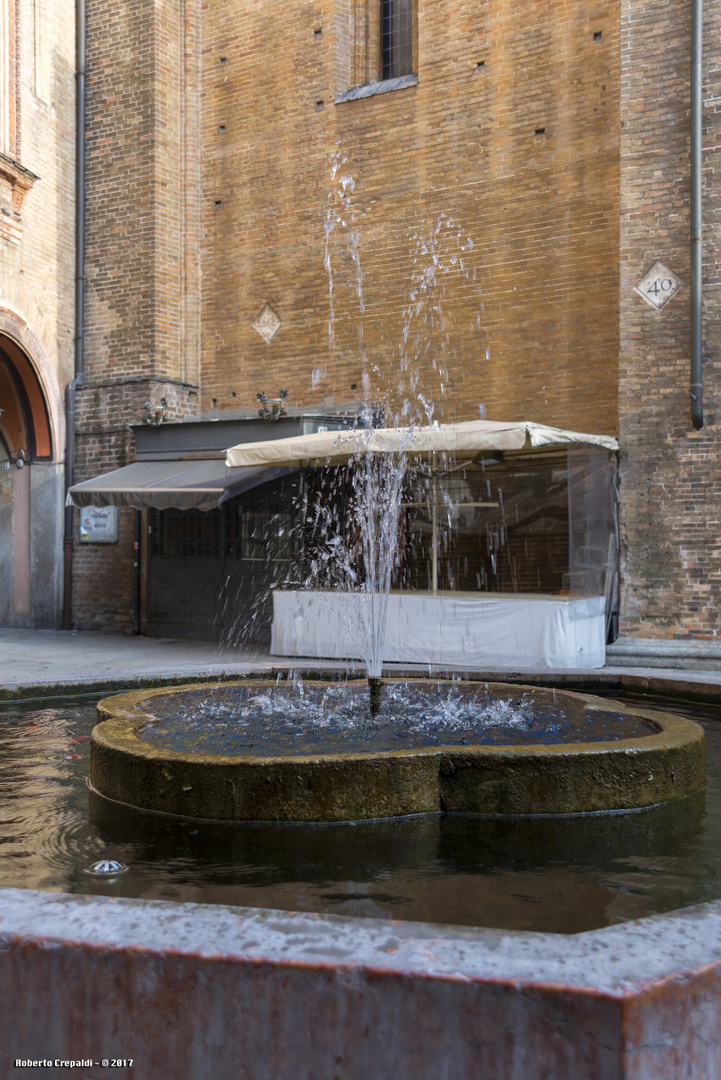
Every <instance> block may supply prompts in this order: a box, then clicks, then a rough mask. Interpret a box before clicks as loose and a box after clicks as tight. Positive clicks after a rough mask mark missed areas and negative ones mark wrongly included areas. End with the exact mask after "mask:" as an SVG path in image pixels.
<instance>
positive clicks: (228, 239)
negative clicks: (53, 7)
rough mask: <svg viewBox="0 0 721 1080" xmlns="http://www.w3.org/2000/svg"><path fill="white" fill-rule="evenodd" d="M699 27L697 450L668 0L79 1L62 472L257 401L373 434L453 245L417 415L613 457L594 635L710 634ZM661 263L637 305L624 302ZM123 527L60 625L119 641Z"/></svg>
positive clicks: (128, 539)
mask: <svg viewBox="0 0 721 1080" xmlns="http://www.w3.org/2000/svg"><path fill="white" fill-rule="evenodd" d="M389 8H392V9H394V11H395V17H396V18H397V19H398V20H399V22H398V25H397V26H395V27H393V28H389V27H388V26H384V24H383V16H384V13H385V14H386V15H387V13H388V9H389ZM704 18H705V31H704V33H705V41H706V43H707V46H706V51H705V54H704V69H703V70H704V82H703V86H704V101H705V108H704V135H703V146H704V151H703V183H704V192H703V198H704V230H705V231H704V267H703V275H704V292H703V304H704V308H703V310H704V315H703V319H704V324H703V325H704V337H703V356H704V360H703V378H704V426H703V428H702V429H701V430H696V429H695V428H694V427H693V426H692V424H691V419H690V410H689V353H690V318H689V298H690V270H689V266H690V261H689V260H690V256H689V191H690V179H689V177H690V172H689V168H690V166H689V155H690V147H689V50H690V35H691V26H690V6H689V5H682V4H663V3H661V2H660V0H658V2H653V3H651V4H648V3H644V4H642V3H640V0H590V2H589V3H587V4H584V5H581V4H564V5H551V6H549V5H547V4H540V3H537V2H536V0H529V2H528V3H525V4H523V5H509V4H506V3H501V2H500V0H488V2H487V3H483V4H469V3H466V2H464V0H458V2H456V3H454V4H453V5H451V6H450V7H449V6H448V5H443V4H441V3H439V2H438V0H429V2H425V0H417V2H416V3H410V0H405V2H396V3H395V4H394V5H393V4H391V5H388V4H386V5H382V4H381V3H380V2H379V0H344V2H343V3H338V2H331V0H319V2H318V3H315V4H312V5H311V4H297V3H291V2H290V0H280V2H278V3H275V4H272V5H268V4H261V3H260V2H258V0H255V2H247V3H240V2H239V0H209V2H206V3H204V4H202V5H201V4H200V2H199V0H183V2H182V3H172V4H171V3H170V2H169V0H160V2H155V3H146V2H144V0H120V2H119V0H89V3H88V7H87V130H86V148H87V165H86V185H87V231H86V303H85V372H84V381H83V384H82V386H80V387H79V388H78V392H77V415H76V444H75V445H76V479H77V480H84V479H86V478H89V477H92V476H95V475H98V474H99V473H103V472H106V471H108V470H112V469H115V468H119V467H122V466H124V465H126V464H128V463H129V462H131V461H133V460H134V458H135V455H136V445H135V441H136V437H135V434H134V430H135V431H137V430H140V429H142V427H143V424H144V421H145V422H146V426H148V427H151V426H152V425H153V424H154V423H155V422H156V421H157V420H158V419H161V420H162V422H163V424H164V425H172V424H178V423H181V422H183V421H190V420H192V419H194V418H195V419H197V418H203V419H205V420H207V421H208V422H209V423H211V422H216V421H217V422H220V423H222V422H223V421H231V420H233V419H238V420H242V419H243V418H249V417H252V416H255V415H256V412H257V400H256V398H257V395H258V393H261V392H266V393H267V395H268V396H269V397H275V396H276V395H277V394H278V392H279V391H280V390H281V389H283V390H286V389H287V390H288V397H287V399H286V401H287V404H288V406H289V412H290V413H291V414H295V415H314V416H323V415H335V416H341V415H350V414H353V412H354V411H357V410H358V409H359V408H360V407H361V405H362V402H363V399H364V395H365V396H366V397H367V398H369V399H370V400H372V401H376V402H382V403H383V404H384V407H385V409H386V415H391V416H392V415H397V414H398V410H399V409H400V399H401V398H402V397H403V396H404V395H405V394H406V393H407V386H406V385H405V384H404V385H403V387H402V388H401V389H399V381H398V377H397V368H398V362H397V357H398V355H399V350H400V351H401V352H402V349H403V346H402V343H403V341H404V327H406V329H407V328H408V326H409V325H410V323H412V318H411V317H410V316H409V314H408V312H409V305H410V304H411V300H410V299H409V297H410V296H411V293H412V289H413V283H414V280H416V281H417V276H416V278H415V279H414V273H415V274H416V275H417V274H418V271H419V266H421V265H422V262H423V258H425V257H426V255H427V252H426V255H424V253H423V247H424V245H425V247H426V248H428V246H429V244H430V243H431V241H432V238H433V237H435V241H434V242H437V243H438V244H441V243H443V244H445V245H446V247H444V249H443V251H444V252H445V253H446V254H447V253H448V252H450V247H449V246H448V245H450V244H451V241H454V242H455V241H457V240H458V239H459V238H460V240H461V242H462V249H461V247H460V246H459V248H458V251H457V252H456V261H454V262H453V263H452V264H449V265H448V266H447V267H446V270H445V271H444V274H445V277H444V282H443V289H442V305H441V306H442V313H441V315H440V316H439V320H436V321H435V322H433V321H432V320H431V321H427V322H426V324H425V326H424V327H423V328H422V333H421V334H420V335H419V338H418V342H419V343H418V344H417V346H416V347H415V352H414V353H413V363H414V364H416V365H417V367H418V379H417V385H418V387H422V388H423V390H424V392H425V395H426V397H427V398H429V399H430V398H432V399H433V402H434V410H435V411H434V414H433V415H434V419H438V420H441V421H442V422H452V421H454V420H468V419H475V418H478V416H479V415H481V414H483V415H484V416H485V417H486V418H487V419H490V420H499V419H503V420H533V421H537V422H540V423H545V424H550V425H553V426H557V427H563V428H568V429H572V430H577V431H587V432H594V433H599V434H606V435H615V436H617V437H618V438H619V441H620V454H619V539H620V613H619V614H620V626H619V629H620V633H621V635H622V637H631V638H652V639H653V638H656V639H657V638H668V639H683V640H685V639H689V640H704V641H708V642H711V643H712V644H713V643H714V642H717V641H718V640H719V615H718V610H719V600H720V599H721V595H720V594H721V539H720V537H719V529H718V506H719V498H720V496H721V490H720V489H721V461H720V460H719V452H718V451H719V434H718V432H719V429H718V409H719V404H718V398H719V376H720V375H721V352H720V349H719V340H718V334H719V317H718V312H717V300H716V292H717V288H716V286H717V283H718V282H717V278H718V274H719V270H718V265H717V263H718V260H717V258H716V252H717V247H718V243H719V237H718V224H717V222H716V215H715V208H716V200H717V199H718V197H719V196H718V193H717V192H716V190H715V179H714V177H715V173H716V157H717V155H718V153H719V151H718V149H717V145H718V142H719V140H718V139H717V137H716V125H717V119H716V117H717V110H716V107H715V101H716V97H717V94H716V86H715V80H716V79H717V78H718V74H717V73H718V69H719V65H718V54H717V49H716V45H715V42H716V41H717V40H718V36H719V35H718V31H719V29H720V28H721V4H720V3H718V2H716V0H709V2H707V3H706V4H705V5H704ZM393 34H395V35H396V38H395V39H394V38H393ZM396 39H397V40H396ZM391 46H393V47H394V48H396V47H397V51H396V53H395V54H392V55H391V52H390V51H389V49H390V47H391ZM334 168H335V172H333V170H334ZM348 178H351V179H352V183H351V184H349V183H348ZM348 200H350V201H348ZM350 210H352V214H353V219H352V221H351V220H350V219H349V218H348V213H349V211H350ZM334 215H337V217H338V218H341V217H343V215H345V217H346V219H347V220H345V224H344V223H343V222H342V221H339V220H336V216H334ZM329 226H332V228H330V227H329ZM434 230H435V232H434ZM468 241H470V243H469V242H468ZM431 255H432V252H431ZM444 257H445V256H444ZM414 259H415V260H416V261H415V262H414ZM419 260H420V262H419ZM325 262H330V266H331V271H332V273H333V286H334V287H333V312H332V333H331V334H329V318H330V309H329V288H328V270H327V266H326V265H325V264H324V263H325ZM657 262H660V263H661V264H662V265H663V267H665V268H667V269H668V270H669V271H671V273H672V276H673V279H674V280H675V281H676V282H677V285H678V287H677V291H676V292H675V295H674V296H673V297H672V298H671V299H670V300H669V301H668V302H667V303H665V304H664V305H663V306H662V307H659V308H657V307H655V306H654V305H653V304H652V303H650V302H649V301H648V300H647V299H644V298H643V297H642V296H641V295H640V294H639V292H638V291H636V289H635V286H637V285H638V283H639V282H640V281H641V279H642V278H643V277H644V275H645V274H646V273H647V272H648V271H649V270H650V269H651V268H652V267H653V266H654V265H655V264H656V263H657ZM358 265H360V267H361V271H362V302H363V306H362V310H361V306H360V304H359V298H358V285H359V277H358V273H357V266H358ZM659 280H661V279H659ZM663 280H665V278H664V279H663ZM669 280H670V279H669ZM263 318H265V319H266V321H268V320H269V321H268V322H267V325H268V326H269V327H270V330H269V331H268V332H267V333H265V334H264V333H261V332H260V331H259V329H258V327H259V326H260V328H261V330H262V329H263V326H264V324H263V322H262V320H263ZM409 319H410V323H409ZM259 320H261V321H260V322H259ZM359 328H360V329H361V331H362V339H361V338H360V337H359ZM271 330H272V331H273V332H272V334H271V333H270V331H271ZM418 330H419V327H417V326H415V325H411V337H412V339H413V335H414V334H416V331H418ZM411 345H413V340H412V341H411ZM439 357H441V360H442V362H439V360H438V358H439ZM441 384H442V385H441ZM133 426H135V428H134V427H133ZM146 518H147V515H146ZM76 520H77V512H76ZM147 527H148V522H147V520H145V519H144V524H143V529H145V530H147ZM136 528H137V525H136V522H135V518H134V513H133V511H132V510H131V509H121V510H120V511H119V534H118V541H117V543H116V544H113V545H88V544H86V545H82V544H80V543H78V542H76V543H75V544H74V550H73V584H72V612H71V619H72V625H73V626H76V627H78V628H81V629H83V628H98V629H107V630H121V631H127V632H132V630H133V629H137V628H138V624H137V611H135V610H134V600H133V598H134V594H135V592H137V588H138V584H137V569H136V568H134V563H135V561H136V559H135V554H134V552H135V549H134V543H135V542H136V540H137V534H136ZM143 536H144V540H147V536H146V534H145V533H144V534H143ZM76 539H77V538H76ZM146 547H147V543H146Z"/></svg>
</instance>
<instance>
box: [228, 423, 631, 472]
mask: <svg viewBox="0 0 721 1080" xmlns="http://www.w3.org/2000/svg"><path fill="white" fill-rule="evenodd" d="M573 444H582V445H586V446H600V447H603V448H604V449H606V450H618V440H617V439H614V438H613V437H612V436H610V435H587V434H584V433H582V432H578V431H563V430H561V428H553V427H547V426H546V425H545V424H534V423H531V422H530V421H515V422H511V423H503V422H501V421H498V420H470V421H466V422H464V423H460V424H437V425H436V426H435V427H415V428H373V429H367V428H357V429H355V430H353V431H322V432H320V433H318V434H316V435H297V436H293V437H292V438H289V439H272V440H268V441H267V442H254V443H240V444H239V445H238V446H231V448H230V450H228V451H227V453H226V457H225V461H226V465H227V466H228V468H237V467H239V466H245V467H248V466H258V465H276V466H280V465H283V466H296V467H298V466H301V467H302V466H313V465H315V466H319V465H333V464H340V463H342V462H344V461H348V459H349V458H352V457H354V456H355V455H356V454H360V453H367V452H371V453H376V454H391V453H406V454H440V453H447V454H455V455H457V456H459V457H471V458H472V457H475V456H476V455H477V454H479V453H481V452H483V451H493V450H522V449H523V448H524V446H527V445H530V447H532V448H536V447H540V446H570V445H573Z"/></svg>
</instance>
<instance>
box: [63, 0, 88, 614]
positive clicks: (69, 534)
mask: <svg viewBox="0 0 721 1080" xmlns="http://www.w3.org/2000/svg"><path fill="white" fill-rule="evenodd" d="M75 20H76V22H75V25H76V29H75V49H76V61H75V374H74V377H73V378H72V379H71V381H70V383H69V384H68V388H67V391H66V398H65V412H66V431H67V444H66V447H65V488H66V491H67V490H68V489H69V488H71V487H72V485H73V479H74V473H75V392H76V390H77V388H78V386H82V384H83V373H84V368H85V352H84V345H85V342H84V332H85V318H84V313H85V0H76V5H75ZM63 549H64V556H65V565H64V597H63V629H64V630H70V629H71V627H72V615H73V588H72V586H73V507H72V506H66V507H65V540H64V544H63Z"/></svg>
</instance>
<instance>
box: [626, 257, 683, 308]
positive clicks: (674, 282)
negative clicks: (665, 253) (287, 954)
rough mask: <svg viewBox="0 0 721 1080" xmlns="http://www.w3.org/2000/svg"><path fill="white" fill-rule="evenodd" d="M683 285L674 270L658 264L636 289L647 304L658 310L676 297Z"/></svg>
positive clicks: (655, 264)
mask: <svg viewBox="0 0 721 1080" xmlns="http://www.w3.org/2000/svg"><path fill="white" fill-rule="evenodd" d="M682 285H683V282H682V281H681V278H679V277H676V275H675V274H674V272H673V270H669V268H668V267H667V266H664V265H663V263H662V262H657V263H654V264H653V266H652V267H651V269H650V270H649V272H648V273H647V274H646V275H645V276H644V277H642V278H641V280H640V281H639V283H638V285H634V288H635V290H636V292H637V293H638V295H639V296H642V297H643V298H644V300H645V301H646V303H648V304H650V305H651V306H652V307H655V308H656V309H657V310H658V309H659V308H662V307H663V305H664V304H666V303H668V301H669V300H670V299H671V297H672V296H675V295H676V293H677V292H678V290H679V289H680V288H681V286H682Z"/></svg>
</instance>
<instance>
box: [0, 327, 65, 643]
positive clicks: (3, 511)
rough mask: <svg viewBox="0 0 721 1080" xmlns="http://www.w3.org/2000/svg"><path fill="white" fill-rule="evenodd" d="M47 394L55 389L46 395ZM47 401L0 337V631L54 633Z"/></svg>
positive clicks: (55, 450)
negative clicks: (16, 629)
mask: <svg viewBox="0 0 721 1080" xmlns="http://www.w3.org/2000/svg"><path fill="white" fill-rule="evenodd" d="M52 389H56V388H55V387H53V388H52ZM56 443H57V438H56V435H55V433H54V431H53V423H52V418H51V408H50V405H49V395H48V393H47V392H46V388H45V387H44V385H43V382H42V381H41V378H40V376H39V374H38V370H37V367H36V365H35V364H34V363H33V360H32V359H31V357H30V355H29V354H28V352H27V351H26V349H25V348H23V346H22V345H21V343H20V341H18V339H17V338H16V337H14V336H12V335H10V334H8V333H4V332H2V330H0V540H1V542H0V625H3V626H17V627H53V628H54V627H55V626H57V624H58V612H59V604H60V600H61V595H60V585H61V582H62V575H61V567H62V559H61V555H62V538H61V534H62V495H63V475H62V472H63V470H62V464H61V463H59V462H58V460H57V459H58V457H62V456H63V451H64V447H58V446H57V445H56Z"/></svg>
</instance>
